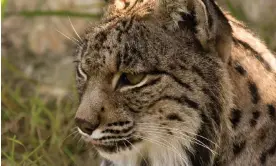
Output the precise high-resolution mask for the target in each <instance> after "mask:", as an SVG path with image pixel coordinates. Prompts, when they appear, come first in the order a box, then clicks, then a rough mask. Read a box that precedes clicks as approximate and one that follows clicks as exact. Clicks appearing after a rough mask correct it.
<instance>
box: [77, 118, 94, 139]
mask: <svg viewBox="0 0 276 166" xmlns="http://www.w3.org/2000/svg"><path fill="white" fill-rule="evenodd" d="M75 122H76V125H77V126H78V127H79V129H80V130H81V131H82V132H84V133H86V134H88V135H91V134H92V132H93V131H94V130H95V129H96V128H97V127H98V126H99V124H92V123H90V122H88V121H86V120H84V119H80V118H75Z"/></svg>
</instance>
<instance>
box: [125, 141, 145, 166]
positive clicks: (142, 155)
mask: <svg viewBox="0 0 276 166" xmlns="http://www.w3.org/2000/svg"><path fill="white" fill-rule="evenodd" d="M124 140H125V141H127V142H128V143H129V144H130V145H131V146H132V147H133V148H134V149H135V150H136V151H137V152H138V153H139V154H140V156H141V157H142V159H143V160H144V161H145V162H146V164H147V165H148V166H149V163H148V162H147V160H146V159H145V158H144V156H143V155H142V153H141V152H140V151H139V149H137V148H136V147H135V146H134V145H133V144H132V143H131V142H130V141H128V140H127V139H124Z"/></svg>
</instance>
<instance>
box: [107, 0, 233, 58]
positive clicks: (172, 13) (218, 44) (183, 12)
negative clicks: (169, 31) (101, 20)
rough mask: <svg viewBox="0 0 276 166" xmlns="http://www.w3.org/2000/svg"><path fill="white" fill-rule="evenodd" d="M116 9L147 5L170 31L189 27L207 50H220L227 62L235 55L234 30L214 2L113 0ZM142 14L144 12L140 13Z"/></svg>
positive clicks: (221, 55) (207, 0) (203, 0)
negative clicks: (232, 53) (232, 49)
mask: <svg viewBox="0 0 276 166" xmlns="http://www.w3.org/2000/svg"><path fill="white" fill-rule="evenodd" d="M112 1H113V4H114V5H115V6H116V7H115V8H117V9H119V10H124V9H127V8H128V7H131V6H133V5H135V4H136V5H137V6H141V4H142V5H144V6H145V5H146V9H149V8H150V9H152V10H153V11H154V15H156V16H158V18H161V19H164V20H165V22H166V25H168V26H169V27H170V28H173V29H175V28H179V29H183V28H188V29H190V30H192V31H193V32H194V33H195V36H196V37H197V39H198V40H199V41H200V43H201V45H202V46H203V48H205V49H206V50H209V51H216V52H217V53H218V54H219V55H220V57H221V58H222V60H223V61H224V62H227V61H228V58H229V56H230V53H231V40H232V37H231V33H232V29H231V26H230V25H229V23H228V20H227V19H226V17H225V16H224V14H223V13H222V11H221V10H220V8H219V7H218V6H217V5H216V4H215V2H214V0H112ZM140 11H141V10H140Z"/></svg>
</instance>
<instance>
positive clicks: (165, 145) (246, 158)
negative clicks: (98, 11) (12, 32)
mask: <svg viewBox="0 0 276 166" xmlns="http://www.w3.org/2000/svg"><path fill="white" fill-rule="evenodd" d="M109 3H110V4H109V6H108V8H107V9H106V13H105V15H104V18H103V19H102V21H101V22H100V23H97V25H95V26H91V27H89V28H88V29H87V30H86V32H85V33H84V35H82V42H81V43H80V45H79V46H78V48H77V51H76V53H75V61H76V80H77V88H78V92H79V96H80V103H79V107H78V110H77V113H76V116H75V121H76V124H77V126H78V130H79V133H80V134H81V136H82V138H83V139H84V140H85V141H86V142H88V144H89V145H93V147H94V148H95V149H96V151H97V153H98V154H99V156H101V158H102V164H101V165H102V166H261V165H263V166H275V165H276V152H275V151H276V111H275V109H276V59H275V56H274V55H273V54H272V53H271V52H270V51H269V50H268V49H267V48H266V46H265V45H264V44H263V43H262V42H261V41H260V40H259V39H258V38H257V37H256V35H254V34H253V33H252V32H250V30H248V29H247V27H246V26H244V25H243V24H242V23H240V22H238V21H236V20H235V19H234V18H232V17H231V16H230V15H229V14H227V13H226V12H224V11H222V10H221V9H220V8H219V7H218V6H217V5H216V3H215V2H214V1H213V0H113V1H110V2H109Z"/></svg>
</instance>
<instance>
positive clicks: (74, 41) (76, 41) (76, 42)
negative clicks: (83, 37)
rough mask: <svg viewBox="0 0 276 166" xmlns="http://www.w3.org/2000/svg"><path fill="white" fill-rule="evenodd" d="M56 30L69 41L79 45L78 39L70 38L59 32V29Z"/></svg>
mask: <svg viewBox="0 0 276 166" xmlns="http://www.w3.org/2000/svg"><path fill="white" fill-rule="evenodd" d="M56 31H57V32H58V33H60V34H61V35H62V36H64V37H65V38H67V39H69V40H70V41H72V42H73V43H75V44H77V45H78V46H81V45H80V43H79V41H78V40H76V39H74V40H73V39H71V38H70V37H69V36H67V35H65V34H64V33H62V32H60V31H59V30H57V29H56Z"/></svg>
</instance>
